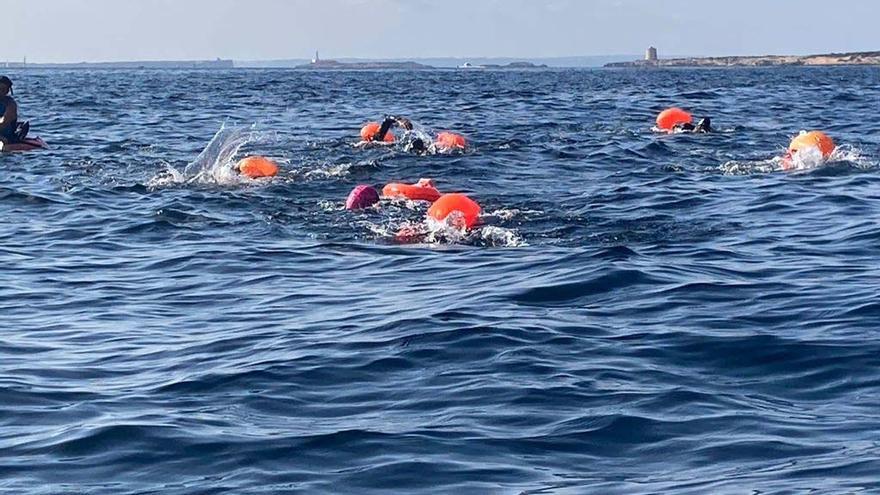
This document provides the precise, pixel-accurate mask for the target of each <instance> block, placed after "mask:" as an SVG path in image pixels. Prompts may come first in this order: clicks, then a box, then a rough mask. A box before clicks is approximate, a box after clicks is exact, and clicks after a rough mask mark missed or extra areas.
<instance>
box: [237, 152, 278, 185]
mask: <svg viewBox="0 0 880 495" xmlns="http://www.w3.org/2000/svg"><path fill="white" fill-rule="evenodd" d="M237 167H238V171H239V172H241V175H244V176H247V177H250V178H251V179H258V178H260V177H275V176H276V175H278V165H275V163H274V162H273V161H272V160H269V159H268V158H266V157H263V156H249V157H247V158H245V159H243V160H241V161H240V162H238V165H237Z"/></svg>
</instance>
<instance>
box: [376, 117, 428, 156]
mask: <svg viewBox="0 0 880 495" xmlns="http://www.w3.org/2000/svg"><path fill="white" fill-rule="evenodd" d="M395 126H397V127H400V128H401V129H403V130H404V131H406V132H405V137H408V139H406V141H405V143H404V151H406V152H408V153H415V154H417V155H424V154H427V153H428V145H427V144H425V140H424V139H422V138H421V137H418V136H412V131H413V123H412V121H411V120H409V119H408V118H406V117H397V116H394V115H388V116H386V117H385V120H383V121H382V125H381V126H380V127H379V132H377V133H376V136H375V137H374V138H373V139H374V140H375V141H379V142H382V141H384V140H385V136H386V135H387V134H388V131H390V130H391V128H392V127H395Z"/></svg>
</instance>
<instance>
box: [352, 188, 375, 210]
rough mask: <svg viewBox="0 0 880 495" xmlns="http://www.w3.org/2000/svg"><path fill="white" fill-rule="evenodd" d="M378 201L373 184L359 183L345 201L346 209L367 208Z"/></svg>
mask: <svg viewBox="0 0 880 495" xmlns="http://www.w3.org/2000/svg"><path fill="white" fill-rule="evenodd" d="M378 202H379V192H378V191H376V189H375V188H373V186H367V185H360V186H357V187H355V188H354V189H353V190H352V191H351V193H350V194H349V195H348V199H347V200H346V201H345V208H346V209H348V210H361V209H364V208H369V207H371V206H373V205H374V204H376V203H378Z"/></svg>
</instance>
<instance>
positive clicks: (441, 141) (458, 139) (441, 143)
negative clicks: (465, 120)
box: [434, 132, 467, 150]
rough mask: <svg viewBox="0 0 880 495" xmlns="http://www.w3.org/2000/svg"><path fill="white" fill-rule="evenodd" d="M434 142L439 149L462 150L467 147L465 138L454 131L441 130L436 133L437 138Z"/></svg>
mask: <svg viewBox="0 0 880 495" xmlns="http://www.w3.org/2000/svg"><path fill="white" fill-rule="evenodd" d="M434 144H435V145H436V146H437V147H438V148H440V149H441V150H454V149H460V150H463V149H465V148H466V147H467V140H465V138H464V136H462V135H461V134H455V133H454V132H441V133H440V134H437V140H436V141H435V142H434Z"/></svg>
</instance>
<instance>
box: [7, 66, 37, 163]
mask: <svg viewBox="0 0 880 495" xmlns="http://www.w3.org/2000/svg"><path fill="white" fill-rule="evenodd" d="M10 94H13V93H12V80H11V79H9V78H8V77H6V76H0V151H4V150H9V151H12V150H13V149H12V148H14V147H13V146H10V145H15V144H17V143H21V142H23V141H24V139H25V138H26V137H27V134H28V131H29V130H30V124H29V123H28V122H22V123H20V124H19V123H18V104H17V103H16V102H15V100H14V99H13V98H12V97H11V96H10Z"/></svg>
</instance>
